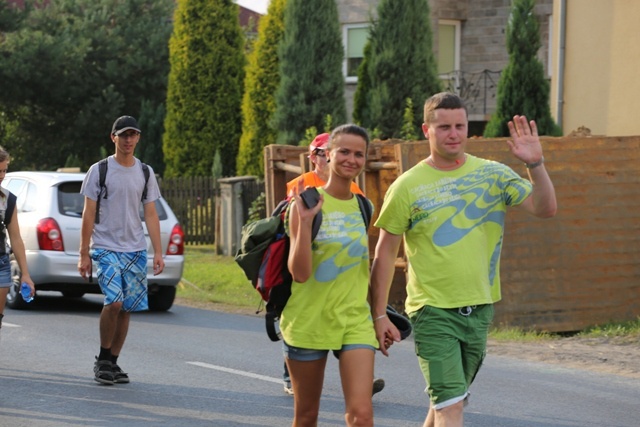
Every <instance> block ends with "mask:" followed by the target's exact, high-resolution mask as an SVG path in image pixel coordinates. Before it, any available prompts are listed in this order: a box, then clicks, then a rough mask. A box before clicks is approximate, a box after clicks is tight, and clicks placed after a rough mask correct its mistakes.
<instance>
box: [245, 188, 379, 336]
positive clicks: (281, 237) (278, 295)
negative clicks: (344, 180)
mask: <svg viewBox="0 0 640 427" xmlns="http://www.w3.org/2000/svg"><path fill="white" fill-rule="evenodd" d="M356 197H357V199H358V206H359V207H360V213H361V214H362V218H363V219H364V225H365V228H366V229H367V230H368V229H369V223H370V222H371V216H372V215H373V209H372V207H371V204H370V202H369V201H368V200H367V198H366V197H364V196H363V195H361V194H356ZM290 201H291V198H286V199H284V200H282V201H281V202H280V203H278V206H276V208H275V209H274V210H273V212H272V214H271V216H269V217H267V218H263V219H260V220H258V221H254V222H252V223H249V224H246V225H244V226H243V227H242V238H241V240H240V247H239V249H238V251H237V253H236V255H235V257H234V259H235V261H236V263H237V264H238V265H239V266H240V268H242V270H243V271H244V273H245V275H246V276H247V279H249V280H250V281H251V284H252V287H253V288H255V289H256V290H257V291H258V292H259V293H260V296H261V297H262V301H263V302H265V303H266V308H265V311H266V313H265V323H266V329H267V335H268V336H269V338H270V339H271V341H278V340H280V339H281V338H282V337H281V335H280V332H278V331H276V327H275V324H276V322H277V321H278V320H279V319H280V315H281V314H282V310H284V307H285V305H286V304H287V301H288V300H289V297H290V296H291V282H292V281H293V279H292V277H291V273H290V272H289V268H288V266H287V262H288V259H289V236H288V235H287V233H286V232H285V229H284V215H285V213H286V210H287V206H289V203H290ZM320 224H322V211H320V212H318V214H316V216H315V218H314V219H313V224H312V226H311V241H313V240H314V239H315V238H316V236H317V235H318V231H319V230H320ZM261 304H262V302H261ZM258 312H260V310H258V311H257V312H256V313H258Z"/></svg>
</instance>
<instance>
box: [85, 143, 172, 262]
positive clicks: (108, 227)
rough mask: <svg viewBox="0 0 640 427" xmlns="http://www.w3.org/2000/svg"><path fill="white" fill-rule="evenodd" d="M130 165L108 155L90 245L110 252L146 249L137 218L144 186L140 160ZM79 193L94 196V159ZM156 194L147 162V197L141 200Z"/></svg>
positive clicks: (97, 181) (97, 187)
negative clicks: (122, 163)
mask: <svg viewBox="0 0 640 427" xmlns="http://www.w3.org/2000/svg"><path fill="white" fill-rule="evenodd" d="M135 161H136V163H135V164H134V165H133V166H131V167H125V166H122V165H120V164H119V163H118V162H117V161H116V160H115V159H114V158H113V156H109V157H108V168H107V175H106V179H105V186H106V187H107V193H106V194H107V198H106V199H104V198H103V199H101V200H100V224H95V225H94V227H93V235H92V237H91V248H93V249H95V248H98V249H107V250H110V251H114V252H135V251H141V250H145V249H147V242H146V239H145V237H144V228H143V227H142V220H141V219H140V213H139V209H140V201H141V199H142V192H143V190H144V173H143V172H142V166H141V164H140V160H138V159H135ZM80 193H82V195H84V196H86V197H88V198H90V199H91V200H98V195H99V194H100V172H99V166H98V163H95V164H93V165H92V166H91V168H90V169H89V171H88V172H87V175H86V176H85V178H84V182H83V183H82V188H81V189H80ZM159 198H160V188H159V187H158V181H157V180H156V177H155V175H154V173H153V169H152V168H151V166H149V182H148V184H147V198H146V199H145V200H144V203H145V204H146V203H151V202H155V201H156V200H157V199H159Z"/></svg>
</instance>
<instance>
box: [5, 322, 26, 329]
mask: <svg viewBox="0 0 640 427" xmlns="http://www.w3.org/2000/svg"><path fill="white" fill-rule="evenodd" d="M5 326H8V327H10V328H22V326H21V325H16V324H15V323H9V322H2V327H3V328H4V327H5Z"/></svg>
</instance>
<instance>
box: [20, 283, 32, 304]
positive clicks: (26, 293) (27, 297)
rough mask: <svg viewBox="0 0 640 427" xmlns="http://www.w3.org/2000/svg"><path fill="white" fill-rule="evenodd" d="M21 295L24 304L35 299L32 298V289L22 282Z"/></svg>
mask: <svg viewBox="0 0 640 427" xmlns="http://www.w3.org/2000/svg"><path fill="white" fill-rule="evenodd" d="M20 294H21V295H22V299H23V300H24V302H31V301H33V297H32V296H31V288H30V287H29V285H28V284H27V283H26V282H22V285H20Z"/></svg>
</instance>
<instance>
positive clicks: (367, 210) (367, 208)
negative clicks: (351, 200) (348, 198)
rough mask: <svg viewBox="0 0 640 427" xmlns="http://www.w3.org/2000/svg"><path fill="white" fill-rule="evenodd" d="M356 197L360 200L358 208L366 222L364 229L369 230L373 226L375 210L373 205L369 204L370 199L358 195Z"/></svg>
mask: <svg viewBox="0 0 640 427" xmlns="http://www.w3.org/2000/svg"><path fill="white" fill-rule="evenodd" d="M356 197H357V198H358V206H360V213H361V214H362V219H363V220H364V228H365V229H367V230H368V229H369V225H370V224H371V217H372V216H373V208H372V207H371V203H369V199H367V198H366V197H365V196H363V195H362V194H356Z"/></svg>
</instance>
